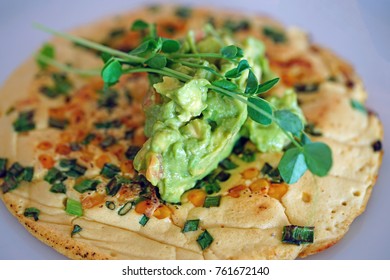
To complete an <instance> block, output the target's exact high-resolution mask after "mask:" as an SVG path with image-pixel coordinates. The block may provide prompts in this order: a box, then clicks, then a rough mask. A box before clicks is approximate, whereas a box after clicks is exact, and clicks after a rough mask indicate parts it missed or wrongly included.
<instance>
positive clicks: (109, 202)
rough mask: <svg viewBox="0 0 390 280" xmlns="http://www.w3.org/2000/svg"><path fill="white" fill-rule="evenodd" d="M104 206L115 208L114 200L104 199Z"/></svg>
mask: <svg viewBox="0 0 390 280" xmlns="http://www.w3.org/2000/svg"><path fill="white" fill-rule="evenodd" d="M106 207H107V208H108V209H110V210H115V207H116V206H115V202H113V201H106Z"/></svg>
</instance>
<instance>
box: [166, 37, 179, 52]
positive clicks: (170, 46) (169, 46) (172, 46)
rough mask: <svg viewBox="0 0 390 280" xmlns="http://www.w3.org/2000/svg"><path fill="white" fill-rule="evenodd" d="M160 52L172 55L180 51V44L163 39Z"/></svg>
mask: <svg viewBox="0 0 390 280" xmlns="http://www.w3.org/2000/svg"><path fill="white" fill-rule="evenodd" d="M161 50H162V51H163V52H165V53H174V52H177V51H178V50H180V43H179V41H176V40H171V39H164V40H163V42H162V48H161Z"/></svg>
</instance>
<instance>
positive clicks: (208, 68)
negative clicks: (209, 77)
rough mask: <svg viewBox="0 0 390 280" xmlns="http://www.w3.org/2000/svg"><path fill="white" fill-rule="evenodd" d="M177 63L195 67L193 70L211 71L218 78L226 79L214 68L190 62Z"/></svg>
mask: <svg viewBox="0 0 390 280" xmlns="http://www.w3.org/2000/svg"><path fill="white" fill-rule="evenodd" d="M175 62H177V63H180V64H182V65H185V66H189V67H193V68H200V69H204V70H206V71H209V72H210V73H213V74H214V75H216V76H218V77H220V78H222V79H224V78H225V77H224V76H223V75H221V74H220V73H218V72H217V71H215V70H214V69H213V68H211V67H207V66H205V65H200V64H196V63H192V62H188V61H177V60H175Z"/></svg>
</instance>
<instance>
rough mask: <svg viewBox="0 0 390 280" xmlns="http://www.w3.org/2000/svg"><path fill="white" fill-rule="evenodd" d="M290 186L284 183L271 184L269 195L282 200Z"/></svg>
mask: <svg viewBox="0 0 390 280" xmlns="http://www.w3.org/2000/svg"><path fill="white" fill-rule="evenodd" d="M287 190H288V186H287V185H286V184H284V183H282V184H271V186H270V188H269V191H268V195H269V196H270V197H273V198H276V199H278V200H280V199H281V198H282V197H283V196H284V195H285V194H286V192H287Z"/></svg>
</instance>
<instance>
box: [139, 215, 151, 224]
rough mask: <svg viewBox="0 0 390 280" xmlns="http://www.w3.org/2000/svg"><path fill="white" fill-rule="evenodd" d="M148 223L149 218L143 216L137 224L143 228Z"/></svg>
mask: <svg viewBox="0 0 390 280" xmlns="http://www.w3.org/2000/svg"><path fill="white" fill-rule="evenodd" d="M148 221H149V217H148V216H146V215H145V214H144V215H142V217H141V219H139V223H140V225H141V226H143V227H144V226H145V225H146V223H147V222H148Z"/></svg>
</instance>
